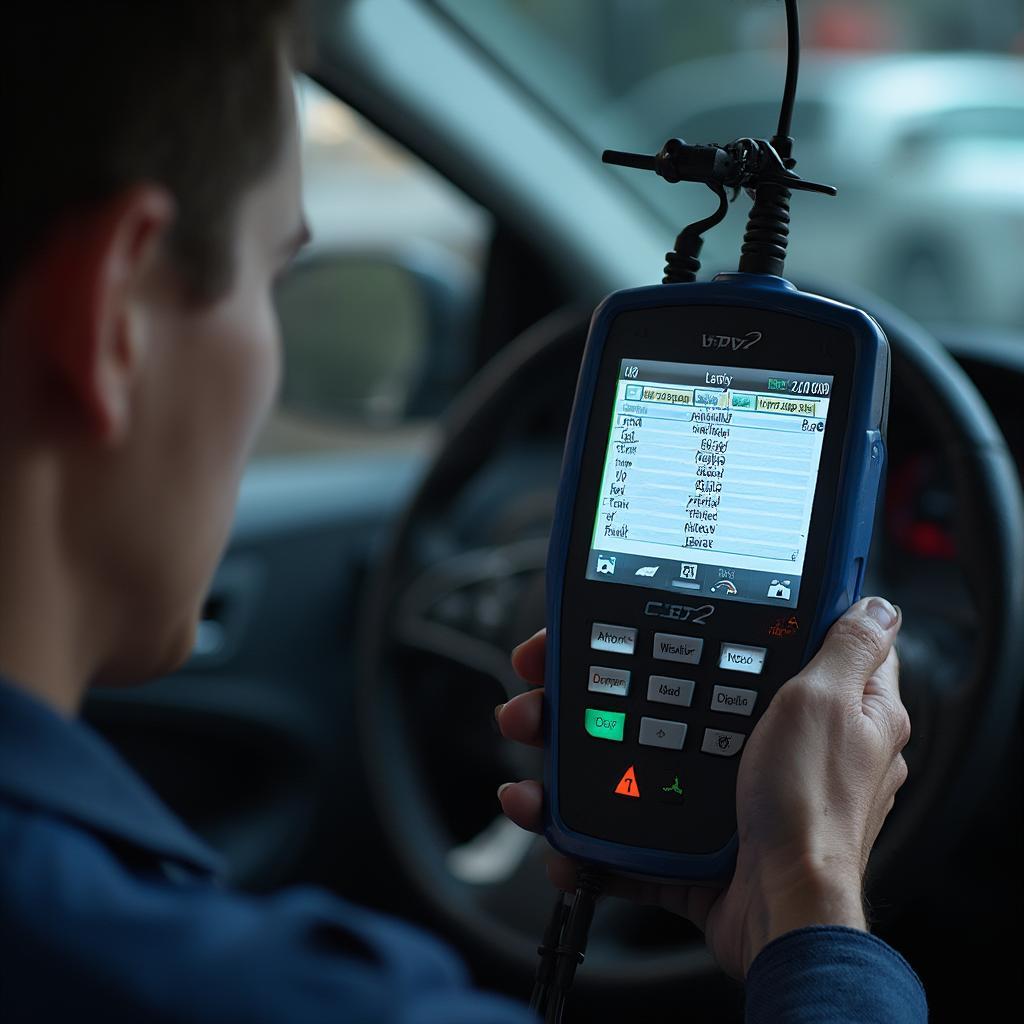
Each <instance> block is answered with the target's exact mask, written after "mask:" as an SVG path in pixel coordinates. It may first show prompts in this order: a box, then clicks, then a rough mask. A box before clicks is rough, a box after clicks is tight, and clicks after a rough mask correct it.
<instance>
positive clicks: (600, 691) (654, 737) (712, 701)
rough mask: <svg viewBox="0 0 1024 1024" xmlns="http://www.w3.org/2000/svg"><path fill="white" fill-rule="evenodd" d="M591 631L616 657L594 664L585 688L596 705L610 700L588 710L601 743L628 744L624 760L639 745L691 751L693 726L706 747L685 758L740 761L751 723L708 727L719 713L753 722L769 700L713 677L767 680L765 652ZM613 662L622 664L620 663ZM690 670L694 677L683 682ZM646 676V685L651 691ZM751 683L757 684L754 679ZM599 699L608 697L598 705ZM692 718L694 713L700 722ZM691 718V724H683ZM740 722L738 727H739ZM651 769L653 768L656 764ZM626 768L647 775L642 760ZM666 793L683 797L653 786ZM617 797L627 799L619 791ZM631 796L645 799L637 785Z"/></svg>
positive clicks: (593, 640) (589, 726)
mask: <svg viewBox="0 0 1024 1024" xmlns="http://www.w3.org/2000/svg"><path fill="white" fill-rule="evenodd" d="M590 629H591V634H590V646H591V649H592V650H594V651H601V652H602V653H605V654H608V655H617V656H618V657H617V658H609V661H611V662H613V663H612V664H593V665H590V666H589V669H588V679H587V691H588V693H591V694H594V695H597V700H595V703H597V702H601V703H604V704H605V707H603V708H587V709H586V715H585V722H584V725H585V729H586V732H587V733H589V734H590V735H591V736H593V737H595V738H597V739H604V740H611V741H613V742H617V743H621V744H623V745H624V747H625V748H627V750H626V751H624V757H629V756H630V755H629V754H628V752H627V751H628V748H629V747H633V746H639V747H654V748H661V749H662V750H668V751H685V750H686V749H687V748H686V737H687V732H688V730H689V729H690V727H691V726H692V727H693V728H694V729H699V730H700V732H699V734H698V735H699V739H700V743H699V745H698V746H696V747H692V746H691V753H690V754H689V755H687V754H685V753H684V754H683V757H684V758H685V757H687V756H690V757H693V756H701V755H712V756H713V757H735V756H736V755H738V754H739V753H740V751H741V750H742V749H743V744H744V743H745V742H746V738H747V735H748V734H749V730H750V725H749V723H746V724H744V725H743V726H742V728H743V729H744V730H745V731H739V730H737V729H736V728H732V729H718V728H711V727H709V723H714V722H715V721H716V719H715V716H716V715H732V716H735V717H736V719H738V720H741V719H752V718H753V716H754V712H755V710H757V711H760V707H759V704H758V701H759V699H760V700H761V702H762V703H763V702H764V701H765V700H766V699H767V698H766V697H764V696H762V695H761V694H760V693H759V692H758V691H757V690H755V689H751V688H749V687H741V686H729V685H727V681H725V680H720V679H715V678H714V675H716V674H719V675H720V674H721V673H722V672H723V670H724V671H727V672H730V673H731V672H740V673H746V674H747V675H748V676H750V675H761V674H762V673H763V670H764V664H765V660H766V658H767V653H768V652H767V648H764V647H755V646H752V645H750V644H740V643H731V642H728V643H726V642H723V643H718V642H717V641H715V640H708V641H707V645H708V646H709V648H710V650H709V651H708V652H707V657H705V649H704V648H705V642H706V641H705V638H704V637H694V636H685V635H682V634H678V633H660V632H646V631H643V632H644V636H640V633H641V630H640V629H639V628H636V627H633V626H623V625H616V624H613V623H607V622H593V623H591V624H590ZM648 643H649V644H650V647H648V646H647V644H648ZM641 644H642V646H640V645H641ZM648 651H649V652H650V653H649V654H648V653H647V652H648ZM596 660H597V659H596ZM615 661H618V662H619V663H618V664H614V662H615ZM659 661H660V662H674V663H678V664H680V665H692V666H695V667H694V668H692V669H690V670H689V672H687V671H686V670H685V669H680V670H677V671H676V672H675V673H673V674H670V673H672V669H671V668H670V667H669V666H668V665H665V671H664V672H658V671H657V670H656V667H657V666H656V663H657V662H659ZM651 669H654V670H655V671H651ZM640 670H643V671H644V675H643V676H641V684H640V687H641V688H640V690H639V693H634V692H633V689H632V685H631V684H632V678H633V675H634V674H635V673H636V672H638V671H640ZM690 673H692V674H693V676H694V678H684V676H685V675H688V674H690ZM644 679H646V683H647V685H646V687H645V688H644V687H643V680H644ZM750 681H751V682H752V683H753V682H754V680H753V679H751V680H750ZM600 698H607V699H606V700H605V701H600ZM627 698H628V700H627ZM619 700H621V701H622V702H623V703H622V704H621V705H619V706H620V707H622V708H623V710H622V711H613V710H610V708H611V707H614V706H615V702H616V701H619ZM644 708H649V710H650V711H652V712H656V711H657V710H659V709H660V710H661V714H660V715H659V714H657V713H654V714H649V715H648V714H644V713H643V709H644ZM709 713H710V715H711V717H710V718H709V717H708V716H709ZM634 715H636V716H637V717H634ZM663 716H665V717H663ZM691 716H696V719H697V721H696V723H694V721H693V720H692V718H691ZM687 718H691V720H690V721H685V720H684V719H687ZM738 720H737V721H736V725H737V726H738V725H740V721H738ZM648 756H650V757H664V756H665V755H664V754H660V755H658V754H652V755H648ZM644 763H645V764H646V763H647V762H644ZM686 763H688V762H686V761H685V760H684V761H682V762H679V764H680V765H683V766H684V767H683V770H684V771H685V764H686ZM650 764H651V765H652V766H653V765H654V764H655V762H653V761H652V762H650ZM627 768H628V769H629V770H630V771H634V770H635V771H637V772H643V770H644V769H643V766H642V765H641V764H640V762H637V764H636V767H635V769H634V767H633V766H632V765H627ZM650 770H654V769H653V768H651V769H650ZM658 770H660V771H662V772H664V771H669V770H670V769H669V767H666V766H663V767H662V768H660V769H658ZM671 770H672V771H675V772H678V771H679V770H680V769H679V768H678V767H677V768H674V769H671ZM673 778H675V776H673ZM669 781H670V782H671V780H669ZM661 789H665V792H666V793H668V794H669V796H670V797H673V798H675V799H676V800H677V801H678V799H679V796H680V794H679V793H678V792H677V790H676V789H675V788H673V787H672V786H671V785H668V784H666V786H665V787H661V788H660V789H659V788H658V787H654V789H652V792H653V793H660V792H661ZM615 792H616V793H617V794H618V795H620V796H621V795H622V793H621V790H616V791H615ZM626 795H629V796H633V797H634V798H636V797H640V796H641V791H640V786H639V785H638V784H637V785H636V788H635V791H631V792H630V793H628V794H626ZM666 799H667V798H666Z"/></svg>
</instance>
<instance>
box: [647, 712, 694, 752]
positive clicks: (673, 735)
mask: <svg viewBox="0 0 1024 1024" xmlns="http://www.w3.org/2000/svg"><path fill="white" fill-rule="evenodd" d="M685 739H686V723H685V722H668V721H665V719H662V718H641V719H640V742H641V743H642V744H643V745H644V746H645V747H667V748H668V749H669V750H682V749H683V740H685Z"/></svg>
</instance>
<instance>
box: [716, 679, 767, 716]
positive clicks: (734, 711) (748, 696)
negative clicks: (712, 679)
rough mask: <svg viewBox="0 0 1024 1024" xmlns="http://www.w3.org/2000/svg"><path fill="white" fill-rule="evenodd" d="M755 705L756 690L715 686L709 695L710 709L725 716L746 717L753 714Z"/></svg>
mask: <svg viewBox="0 0 1024 1024" xmlns="http://www.w3.org/2000/svg"><path fill="white" fill-rule="evenodd" d="M756 703H757V691H756V690H739V689H737V688H736V687H734V686H716V687H715V688H714V690H713V691H712V693H711V709H712V710H713V711H721V712H723V713H724V714H727V715H747V716H748V717H749V716H750V715H752V714H753V713H754V705H755V704H756Z"/></svg>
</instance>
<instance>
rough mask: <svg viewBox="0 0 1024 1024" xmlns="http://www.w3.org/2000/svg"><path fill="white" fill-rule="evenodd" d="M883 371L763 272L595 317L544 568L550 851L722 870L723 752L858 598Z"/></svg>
mask: <svg viewBox="0 0 1024 1024" xmlns="http://www.w3.org/2000/svg"><path fill="white" fill-rule="evenodd" d="M888 377H889V349H888V344H887V342H886V340H885V337H884V335H883V334H882V332H881V331H880V329H879V328H878V326H877V324H876V323H875V322H874V321H873V320H872V319H871V318H870V317H868V316H867V315H866V314H864V313H862V312H860V311H859V310H856V309H853V308H851V307H849V306H844V305H841V304H839V303H835V302H832V301H829V300H826V299H821V298H818V297H815V296H811V295H806V294H804V293H802V292H799V291H797V290H796V289H795V288H794V287H793V286H792V285H790V284H789V283H788V282H786V281H784V280H783V279H781V278H779V277H773V276H766V275H758V274H743V273H740V274H723V275H719V277H717V278H716V279H715V280H714V281H713V282H711V283H710V284H678V285H661V286H655V287H652V288H639V289H636V290H633V291H627V292H620V293H617V294H615V295H612V296H611V297H610V298H608V299H607V300H606V301H605V302H604V303H603V304H602V306H601V307H600V308H599V309H598V310H597V312H596V313H595V315H594V319H593V323H592V325H591V330H590V336H589V340H588V342H587V348H586V352H585V355H584V359H583V366H582V370H581V372H580V378H579V387H578V390H577V394H576V402H575V406H574V408H573V413H572V419H571V425H570V429H569V435H568V441H567V445H566V454H565V461H564V465H563V471H562V480H561V487H560V491H559V497H558V504H557V511H556V520H555V527H554V532H553V534H552V538H551V548H550V556H549V561H548V649H547V650H548V655H547V672H546V677H545V679H546V683H545V685H546V692H547V705H546V707H547V711H548V718H547V729H548V732H547V741H548V742H547V772H546V794H545V795H546V798H547V804H546V806H547V812H546V813H547V816H546V834H547V837H548V839H549V840H550V841H551V843H552V844H553V845H554V846H556V847H557V848H558V849H560V850H562V851H563V852H565V853H568V854H571V855H573V856H575V857H577V858H579V859H581V860H584V861H587V862H590V863H593V864H600V865H604V866H606V867H611V868H615V869H618V870H620V871H626V872H636V873H641V874H644V875H654V876H659V877H663V878H679V879H686V880H690V881H723V880H725V879H727V878H728V877H729V875H730V874H731V872H732V868H733V863H734V859H735V852H736V840H735V833H736V807H735V790H736V774H737V769H738V765H739V760H740V754H741V752H742V750H743V745H744V743H745V742H746V739H747V737H748V736H749V735H750V732H751V730H752V729H753V727H754V725H755V723H756V722H757V720H758V718H759V717H760V715H761V714H762V713H763V711H764V709H765V708H766V707H767V705H768V702H769V701H770V700H771V698H772V696H773V695H774V693H775V691H776V690H777V689H778V688H779V687H780V686H781V685H782V684H783V683H784V682H785V681H786V680H787V679H789V678H790V677H791V676H792V675H794V674H795V673H796V672H797V671H798V670H799V669H800V668H801V667H802V666H803V665H804V664H806V662H807V661H808V660H810V658H811V657H812V655H813V654H814V653H815V651H816V650H817V649H818V647H819V646H820V643H821V640H822V638H823V636H824V633H825V631H826V630H827V628H828V627H829V626H830V625H831V624H832V623H833V622H834V621H835V620H836V618H838V617H839V616H840V615H841V614H842V613H843V612H844V611H845V610H846V609H847V608H848V607H849V606H850V605H851V604H852V603H853V602H854V601H855V600H856V599H857V598H858V596H859V594H860V588H861V583H862V580H863V576H864V566H865V561H866V558H867V554H868V547H869V544H870V540H871V527H872V523H873V519H874V513H875V503H876V498H877V495H878V490H879V484H880V481H881V474H882V467H883V464H884V454H885V453H884V440H883V435H884V425H885V424H884V420H885V412H886V399H887V394H888Z"/></svg>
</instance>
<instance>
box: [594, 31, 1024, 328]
mask: <svg viewBox="0 0 1024 1024" xmlns="http://www.w3.org/2000/svg"><path fill="white" fill-rule="evenodd" d="M784 73H785V66H784V63H783V60H782V57H781V55H780V54H779V53H777V52H746V53H735V54H729V55H725V56H715V57H708V58H704V59H701V60H690V61H687V62H686V63H685V64H682V65H677V66H673V67H669V68H666V69H663V70H661V71H659V72H657V73H656V74H654V75H652V76H650V77H649V78H647V79H646V80H644V81H642V82H640V83H639V84H638V85H636V86H634V87H633V88H632V89H631V90H629V92H628V93H626V94H624V95H623V96H621V97H620V98H619V99H618V100H617V101H616V102H615V103H614V104H612V105H611V106H609V107H607V108H606V109H602V110H599V111H595V113H594V117H593V119H592V120H591V121H590V122H589V123H588V124H587V125H586V126H585V129H584V131H585V133H586V135H587V136H588V137H590V138H594V139H597V138H600V139H602V140H603V141H604V143H605V144H606V145H607V146H608V147H609V148H615V149H636V150H638V151H641V152H643V151H649V152H654V151H655V150H656V149H657V148H658V147H660V146H661V144H662V143H663V142H664V140H665V139H667V138H670V137H680V138H683V139H685V140H686V141H687V142H691V143H703V142H728V141H731V140H733V139H736V138H741V137H744V136H751V135H753V136H760V137H765V138H770V137H771V135H772V134H773V133H774V130H775V126H776V123H777V119H778V96H777V95H776V90H775V89H774V88H773V85H774V83H777V82H778V83H781V81H782V77H783V75H784ZM793 135H794V137H795V139H796V147H795V155H796V157H797V160H798V164H797V167H796V170H797V173H799V174H801V176H803V177H806V178H809V179H811V180H814V181H821V182H825V183H827V184H831V185H835V186H837V187H838V188H839V196H838V197H837V198H835V199H829V198H824V197H821V196H814V195H806V194H801V193H797V194H796V195H795V196H794V202H793V207H794V233H795V234H798V236H799V244H795V245H793V247H792V248H791V251H790V256H789V259H788V261H787V276H789V277H791V278H793V279H794V280H801V279H810V280H819V281H826V282H834V283H835V284H837V285H854V286H858V287H864V288H867V289H869V290H871V291H873V292H875V293H877V294H879V295H881V296H882V297H883V298H886V299H889V300H891V301H893V302H895V303H896V304H898V305H899V306H900V307H901V308H902V309H904V310H906V311H907V312H909V313H910V314H912V315H914V316H916V317H918V318H919V319H921V320H922V321H924V322H925V323H929V324H935V323H939V322H971V323H975V324H985V325H988V326H991V327H1014V326H1020V325H1021V323H1022V322H1024V298H1022V295H1021V291H1020V287H1019V282H1020V276H1019V267H1018V262H1019V260H1018V257H1017V255H1016V254H1019V252H1020V251H1021V245H1022V244H1024V62H1022V61H1021V60H1020V58H1018V57H1012V56H1000V55H994V54H966V53H936V54H912V53H898V54H885V55H879V54H850V53H848V52H835V51H813V50H812V51H808V52H806V53H805V54H804V55H803V57H802V59H801V65H800V89H799V95H798V100H797V106H796V112H795V115H794V120H793ZM626 174H627V178H628V176H629V175H632V176H633V177H634V178H635V177H636V175H635V172H626ZM645 194H646V195H647V197H648V198H649V199H653V201H654V202H656V203H657V205H658V206H659V209H661V210H663V211H664V212H665V213H666V214H672V213H675V214H676V215H677V216H679V215H680V213H681V211H683V212H685V213H690V212H691V211H692V212H693V215H694V218H696V217H697V216H703V212H702V208H701V206H700V202H701V200H700V199H699V198H697V197H694V196H692V194H691V195H690V196H689V197H687V199H688V202H687V201H684V200H681V199H680V197H679V195H678V190H675V189H669V188H668V187H666V188H665V189H664V190H662V191H661V192H655V191H654V190H653V189H651V188H647V190H646V193H645ZM704 205H706V206H708V207H709V210H710V208H711V206H713V200H712V199H710V198H708V200H707V202H705V203H704ZM736 205H737V206H738V207H740V208H741V209H737V210H734V211H732V213H731V215H730V217H729V218H728V220H727V221H726V224H725V225H723V227H722V228H721V229H719V230H716V231H715V232H714V233H712V234H711V235H709V237H708V239H707V244H706V248H705V251H704V265H705V267H707V268H708V269H715V270H718V269H734V266H733V265H732V264H733V263H734V254H735V253H736V252H737V250H738V243H739V239H740V237H741V235H742V230H743V222H744V219H745V214H746V205H747V204H746V201H745V200H744V199H743V198H741V199H740V200H738V201H737V203H736Z"/></svg>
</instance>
